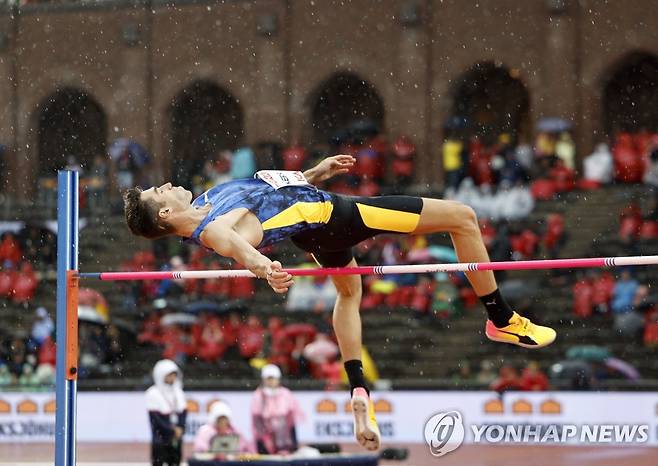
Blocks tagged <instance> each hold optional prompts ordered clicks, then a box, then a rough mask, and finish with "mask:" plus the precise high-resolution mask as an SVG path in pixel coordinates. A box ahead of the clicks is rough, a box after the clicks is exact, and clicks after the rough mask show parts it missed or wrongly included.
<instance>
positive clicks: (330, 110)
mask: <svg viewBox="0 0 658 466" xmlns="http://www.w3.org/2000/svg"><path fill="white" fill-rule="evenodd" d="M309 107H310V114H311V115H310V122H311V126H312V131H311V135H310V136H311V139H312V140H313V142H328V141H329V140H331V139H333V138H335V137H336V136H337V135H338V134H339V133H344V134H348V133H350V132H353V130H354V129H355V128H356V127H359V126H360V127H363V126H364V125H366V124H367V126H372V129H371V130H370V129H369V130H368V131H377V132H379V131H382V130H383V128H384V117H385V107H384V100H383V99H382V97H381V94H380V93H379V91H378V90H377V89H376V88H375V86H374V85H373V84H371V83H370V82H368V81H366V80H365V79H363V78H361V77H360V76H359V75H357V74H355V73H351V72H338V73H334V74H332V75H331V76H330V77H329V78H327V79H326V80H324V81H323V82H322V83H321V84H320V85H319V86H317V87H316V89H315V91H313V92H312V93H311V96H310V99H309ZM357 129H358V128H357Z"/></svg>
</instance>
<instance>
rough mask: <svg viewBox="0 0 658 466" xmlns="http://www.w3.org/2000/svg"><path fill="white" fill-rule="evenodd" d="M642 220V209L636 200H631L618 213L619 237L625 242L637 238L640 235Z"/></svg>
mask: <svg viewBox="0 0 658 466" xmlns="http://www.w3.org/2000/svg"><path fill="white" fill-rule="evenodd" d="M642 221H643V219H642V209H641V208H640V206H639V204H638V203H637V201H632V202H631V203H630V204H628V205H627V206H626V207H624V208H623V209H622V211H621V213H620V214H619V223H620V225H619V238H620V239H621V240H622V241H624V242H625V243H632V242H634V241H635V240H637V239H638V237H639V236H640V229H641V228H642Z"/></svg>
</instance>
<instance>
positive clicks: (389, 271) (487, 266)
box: [79, 256, 658, 281]
mask: <svg viewBox="0 0 658 466" xmlns="http://www.w3.org/2000/svg"><path fill="white" fill-rule="evenodd" d="M631 265H658V256H628V257H594V258H579V259H546V260H529V261H502V262H471V263H451V264H414V265H366V266H358V267H334V268H314V269H309V268H296V269H283V271H284V272H288V273H289V274H290V275H292V276H298V277H300V276H312V277H317V276H335V275H393V274H406V273H415V274H418V273H436V272H476V271H485V270H491V271H501V270H550V269H578V268H600V267H623V266H631ZM79 277H80V278H97V279H100V280H106V281H118V280H180V279H195V278H239V277H255V275H254V274H253V273H252V272H250V271H249V270H187V271H178V272H176V271H156V272H96V273H80V274H79Z"/></svg>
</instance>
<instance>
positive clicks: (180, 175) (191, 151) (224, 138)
mask: <svg viewBox="0 0 658 466" xmlns="http://www.w3.org/2000/svg"><path fill="white" fill-rule="evenodd" d="M169 116H170V130H169V135H170V138H171V155H172V156H171V160H170V165H171V176H172V181H173V182H174V183H179V184H184V185H189V182H190V180H191V178H192V177H193V176H194V175H195V174H196V173H199V172H200V171H201V169H202V168H203V165H204V163H205V162H206V161H207V160H214V158H215V156H216V155H217V153H218V152H219V151H221V150H225V149H228V150H234V149H236V148H237V147H238V146H239V145H240V144H241V143H242V141H243V137H244V113H243V110H242V106H241V105H240V101H239V100H238V99H236V98H235V97H234V96H233V95H232V94H231V93H230V92H229V91H227V90H226V89H224V88H223V87H221V86H219V85H217V84H216V83H214V82H212V81H209V80H198V81H194V82H193V83H191V84H189V85H188V86H186V87H185V88H184V89H182V90H181V91H180V92H179V93H178V94H177V95H176V96H175V97H174V99H173V102H172V104H171V107H170V112H169Z"/></svg>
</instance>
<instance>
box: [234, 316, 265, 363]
mask: <svg viewBox="0 0 658 466" xmlns="http://www.w3.org/2000/svg"><path fill="white" fill-rule="evenodd" d="M264 340H265V329H263V326H262V325H261V324H260V321H259V320H258V317H256V316H249V318H248V319H247V325H244V326H242V327H241V328H240V329H239V331H238V347H239V349H240V355H241V356H242V357H243V358H245V359H251V358H253V357H255V356H256V355H257V354H258V353H259V352H260V351H261V350H262V349H263V342H264Z"/></svg>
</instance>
